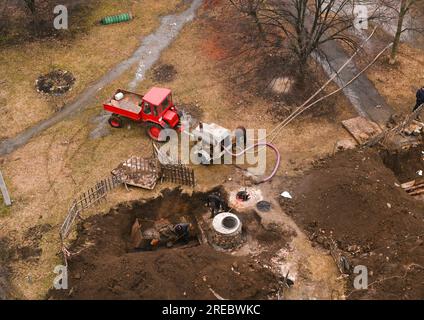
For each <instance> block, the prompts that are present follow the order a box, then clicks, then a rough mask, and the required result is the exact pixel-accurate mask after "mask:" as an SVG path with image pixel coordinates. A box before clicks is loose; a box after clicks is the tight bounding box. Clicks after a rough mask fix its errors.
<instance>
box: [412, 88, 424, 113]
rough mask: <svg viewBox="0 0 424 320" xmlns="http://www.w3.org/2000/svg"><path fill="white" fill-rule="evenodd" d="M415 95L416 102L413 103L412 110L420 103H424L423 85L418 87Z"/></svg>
mask: <svg viewBox="0 0 424 320" xmlns="http://www.w3.org/2000/svg"><path fill="white" fill-rule="evenodd" d="M416 97H417V103H416V104H415V107H414V110H413V111H415V110H417V109H418V107H419V106H420V105H422V104H424V87H421V88H420V89H418V91H417V95H416Z"/></svg>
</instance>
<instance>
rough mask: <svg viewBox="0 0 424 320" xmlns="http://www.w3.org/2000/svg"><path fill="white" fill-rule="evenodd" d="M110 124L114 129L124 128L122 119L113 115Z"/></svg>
mask: <svg viewBox="0 0 424 320" xmlns="http://www.w3.org/2000/svg"><path fill="white" fill-rule="evenodd" d="M109 124H110V126H111V127H113V128H122V125H123V121H122V119H121V118H120V117H119V116H118V115H115V114H113V115H112V116H111V117H110V118H109Z"/></svg>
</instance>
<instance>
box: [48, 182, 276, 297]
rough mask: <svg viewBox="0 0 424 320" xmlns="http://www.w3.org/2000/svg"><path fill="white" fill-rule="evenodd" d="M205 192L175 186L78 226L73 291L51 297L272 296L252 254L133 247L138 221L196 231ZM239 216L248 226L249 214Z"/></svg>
mask: <svg viewBox="0 0 424 320" xmlns="http://www.w3.org/2000/svg"><path fill="white" fill-rule="evenodd" d="M213 191H216V190H213ZM213 191H211V192H213ZM205 197H206V195H205V194H203V193H194V194H193V195H192V196H190V195H187V194H185V193H181V190H180V189H175V190H165V191H164V192H163V195H162V196H160V197H158V198H155V199H150V200H148V201H136V202H131V203H125V204H121V205H119V206H118V207H116V208H114V209H112V210H111V211H110V212H109V213H108V214H105V215H102V214H99V215H95V216H92V217H90V218H87V219H86V220H85V221H84V222H81V223H80V224H79V226H78V237H77V240H76V241H75V242H74V243H73V245H72V246H71V252H74V253H75V252H76V253H77V254H76V255H75V256H72V257H71V259H70V260H69V273H68V274H69V288H70V289H69V290H53V289H52V290H51V291H50V293H49V296H50V297H52V298H55V299H216V297H215V296H214V294H213V293H212V291H211V290H210V288H212V290H213V291H215V292H216V293H218V294H219V295H221V296H222V297H224V298H230V299H265V298H267V297H268V296H269V295H270V294H272V293H273V292H274V293H275V292H276V290H277V289H278V281H277V279H276V276H275V275H274V274H273V273H272V272H271V271H270V270H267V269H265V268H263V267H262V266H261V265H259V264H258V263H257V262H256V261H255V260H253V259H249V258H248V257H237V256H233V255H230V254H228V253H224V252H219V251H215V250H214V249H212V248H211V247H210V246H209V245H205V244H202V245H200V244H199V242H198V241H196V240H195V241H190V242H189V244H188V245H179V246H175V247H173V248H172V249H167V248H165V247H160V248H157V249H154V250H153V251H135V250H133V248H132V247H131V241H130V230H131V225H132V224H133V222H134V219H135V218H137V219H139V221H140V222H141V224H142V225H143V226H144V227H147V228H150V227H152V226H153V224H154V223H156V222H157V221H158V220H161V221H162V220H166V221H168V222H170V223H177V222H181V221H185V222H190V223H193V224H194V225H195V226H196V228H197V224H196V222H197V219H196V216H198V215H200V214H207V215H208V214H209V212H208V211H207V208H205V206H204V203H205ZM205 210H206V211H205ZM251 220H254V219H251ZM243 221H244V223H245V224H246V225H247V226H248V225H250V224H249V223H248V222H249V221H248V220H247V218H246V219H243ZM250 222H251V223H253V222H254V221H250ZM255 229H257V230H258V232H260V231H261V230H260V228H259V227H256V228H255Z"/></svg>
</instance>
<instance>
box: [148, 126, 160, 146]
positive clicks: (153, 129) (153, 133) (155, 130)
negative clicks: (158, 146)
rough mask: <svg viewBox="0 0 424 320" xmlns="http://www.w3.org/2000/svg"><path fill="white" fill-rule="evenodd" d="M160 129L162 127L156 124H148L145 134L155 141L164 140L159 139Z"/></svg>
mask: <svg viewBox="0 0 424 320" xmlns="http://www.w3.org/2000/svg"><path fill="white" fill-rule="evenodd" d="M161 131H162V127H161V126H159V125H157V124H149V125H148V126H147V134H148V135H149V137H150V138H152V139H153V140H155V141H159V142H164V141H163V140H159V136H160V133H161Z"/></svg>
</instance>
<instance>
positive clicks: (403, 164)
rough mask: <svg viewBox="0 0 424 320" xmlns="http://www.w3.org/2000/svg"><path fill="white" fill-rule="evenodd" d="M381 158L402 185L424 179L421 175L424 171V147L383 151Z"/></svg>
mask: <svg viewBox="0 0 424 320" xmlns="http://www.w3.org/2000/svg"><path fill="white" fill-rule="evenodd" d="M380 156H381V158H382V160H383V163H384V165H385V166H386V167H387V168H389V169H390V170H392V171H393V173H394V174H395V176H396V177H397V178H398V180H399V182H400V183H405V182H408V181H411V180H414V179H417V178H420V177H421V178H423V176H420V175H419V173H420V172H421V173H422V171H424V146H423V145H419V146H418V147H415V148H410V149H408V150H404V151H389V150H381V151H380Z"/></svg>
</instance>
